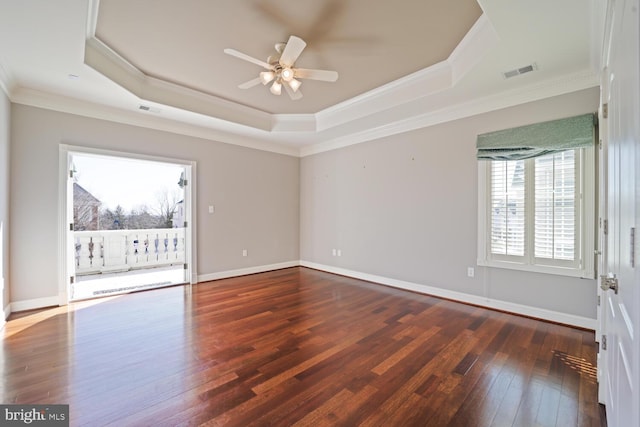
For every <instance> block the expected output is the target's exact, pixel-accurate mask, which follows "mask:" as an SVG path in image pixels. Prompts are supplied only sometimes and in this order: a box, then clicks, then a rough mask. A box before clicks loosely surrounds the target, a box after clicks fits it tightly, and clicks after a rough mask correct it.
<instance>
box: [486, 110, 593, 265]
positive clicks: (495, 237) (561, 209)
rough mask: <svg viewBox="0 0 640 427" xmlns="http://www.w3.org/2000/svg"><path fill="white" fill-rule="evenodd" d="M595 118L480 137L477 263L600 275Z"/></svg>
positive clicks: (539, 125) (559, 121)
mask: <svg viewBox="0 0 640 427" xmlns="http://www.w3.org/2000/svg"><path fill="white" fill-rule="evenodd" d="M596 125H597V123H596V115H594V114H584V115H581V116H575V117H569V118H565V119H558V120H552V121H548V122H543V123H534V124H532V125H525V126H520V127H517V128H511V129H503V130H498V131H494V132H489V133H485V134H480V135H478V138H477V141H476V148H477V158H478V160H480V161H479V162H478V265H482V266H488V267H498V268H507V269H513V270H523V271H532V272H536V273H549V274H558V275H564V276H573V277H584V278H594V277H595V257H594V256H593V255H592V254H593V253H594V250H595V247H596V238H595V230H596V227H595V221H596V219H595V212H596V209H595V206H596V186H595V183H596V179H595V173H596V168H595V163H596V161H595V154H596V153H595V149H594V142H595V135H596V130H595V129H596Z"/></svg>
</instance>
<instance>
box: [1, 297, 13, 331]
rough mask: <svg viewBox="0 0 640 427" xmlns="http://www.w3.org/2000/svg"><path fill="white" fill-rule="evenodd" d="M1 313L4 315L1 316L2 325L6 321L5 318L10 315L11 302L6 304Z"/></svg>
mask: <svg viewBox="0 0 640 427" xmlns="http://www.w3.org/2000/svg"><path fill="white" fill-rule="evenodd" d="M3 314H4V317H3V318H2V326H4V325H5V323H7V319H8V318H9V316H11V303H9V304H7V305H6V306H5V307H4V309H3ZM0 329H1V327H0Z"/></svg>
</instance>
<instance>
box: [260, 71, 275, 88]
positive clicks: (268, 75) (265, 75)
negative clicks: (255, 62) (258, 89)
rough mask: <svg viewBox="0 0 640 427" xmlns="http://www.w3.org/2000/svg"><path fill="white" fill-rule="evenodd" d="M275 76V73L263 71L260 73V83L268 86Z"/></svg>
mask: <svg viewBox="0 0 640 427" xmlns="http://www.w3.org/2000/svg"><path fill="white" fill-rule="evenodd" d="M275 76H276V74H275V73H274V72H273V71H263V72H261V73H260V81H261V82H262V84H263V85H266V84H267V83H269V82H270V81H271V80H273V78H274V77H275Z"/></svg>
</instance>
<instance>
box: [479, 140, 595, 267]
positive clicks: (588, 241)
mask: <svg viewBox="0 0 640 427" xmlns="http://www.w3.org/2000/svg"><path fill="white" fill-rule="evenodd" d="M595 150H596V148H595V147H594V146H590V147H585V148H583V149H579V150H577V154H576V162H577V170H576V172H577V174H578V177H577V178H576V192H577V197H578V201H577V204H578V206H579V215H578V219H577V221H576V229H577V230H580V233H579V236H578V246H577V257H578V259H577V260H576V261H575V262H573V263H572V265H569V263H566V264H565V262H564V261H555V260H541V259H536V258H535V257H534V256H533V250H532V247H533V230H532V229H529V230H527V231H525V246H526V245H527V244H528V245H531V247H530V248H528V249H529V250H527V249H525V255H524V256H513V255H506V256H503V255H495V254H492V253H491V251H490V249H489V243H490V239H489V234H490V231H491V230H490V227H491V226H490V220H491V218H490V216H489V215H488V211H489V202H490V201H489V195H490V192H491V189H490V179H489V172H490V161H488V160H479V161H478V238H477V260H476V262H477V264H478V265H480V266H484V267H492V268H505V269H509V270H519V271H530V272H534V273H544V274H555V275H559V276H568V277H579V278H582V279H595V278H596V272H595V268H596V267H595V256H594V250H595V248H596V243H595V209H596V204H595V192H596V188H595V182H596V175H595V174H596V169H597V165H596V164H595ZM530 161H531V159H528V160H527V161H525V170H526V171H527V172H525V176H526V175H531V176H530V178H531V179H527V178H525V183H526V185H527V186H530V187H527V189H526V191H525V192H526V194H528V196H527V197H528V199H527V202H526V203H527V204H528V205H529V206H533V196H534V191H533V178H532V177H533V170H532V165H531V163H529V162H530ZM530 215H532V212H529V211H526V213H525V216H526V220H525V227H526V228H527V227H529V228H532V227H533V221H529V220H530V219H532V217H531V218H530ZM527 242H528V243H527Z"/></svg>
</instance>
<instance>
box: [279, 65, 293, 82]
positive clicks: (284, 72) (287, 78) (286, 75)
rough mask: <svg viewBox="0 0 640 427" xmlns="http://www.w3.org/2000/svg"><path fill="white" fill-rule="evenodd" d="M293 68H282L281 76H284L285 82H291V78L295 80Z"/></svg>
mask: <svg viewBox="0 0 640 427" xmlns="http://www.w3.org/2000/svg"><path fill="white" fill-rule="evenodd" d="M293 74H294V73H293V70H292V69H291V68H289V67H285V68H283V69H282V71H280V77H282V80H284V81H285V82H290V81H291V80H293Z"/></svg>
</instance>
